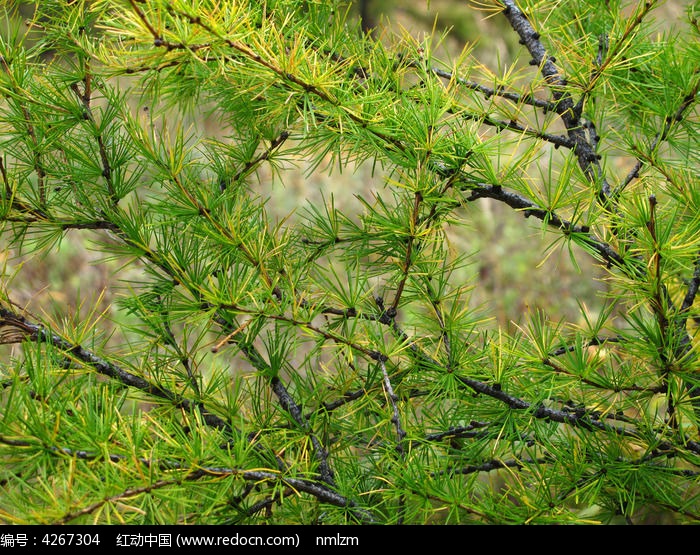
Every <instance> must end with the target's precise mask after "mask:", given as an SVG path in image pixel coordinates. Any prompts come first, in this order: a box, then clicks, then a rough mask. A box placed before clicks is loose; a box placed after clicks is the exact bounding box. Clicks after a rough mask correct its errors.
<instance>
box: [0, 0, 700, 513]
mask: <svg viewBox="0 0 700 555" xmlns="http://www.w3.org/2000/svg"><path fill="white" fill-rule="evenodd" d="M36 4H37V6H36V11H35V13H34V15H33V16H32V18H31V21H30V22H29V23H28V27H21V26H18V27H15V29H16V30H15V31H14V32H10V33H9V34H8V35H7V36H4V37H2V38H1V40H0V161H1V162H2V164H1V165H0V220H1V221H2V227H1V230H2V240H3V241H4V242H5V243H4V244H5V246H6V247H7V249H8V251H7V254H8V258H7V259H6V261H5V267H6V271H5V272H4V277H3V281H2V305H1V308H0V339H1V340H2V343H3V344H4V345H3V346H2V350H3V357H2V359H0V373H1V376H0V377H1V379H2V393H1V394H0V403H1V407H2V409H1V411H0V412H1V417H0V457H2V463H3V465H2V469H1V470H0V472H1V473H2V474H1V476H0V479H1V480H2V484H3V487H2V489H1V490H0V521H3V522H6V523H27V522H29V523H92V522H97V523H122V522H126V523H211V524H213V523H264V522H265V523H357V522H359V523H380V524H383V523H409V524H410V523H414V524H415V523H466V522H478V523H549V522H603V523H608V522H620V521H624V519H627V520H628V521H629V522H643V521H645V519H648V518H649V515H650V514H652V515H653V514H659V513H663V514H664V515H665V516H664V518H667V519H669V521H673V522H690V521H697V520H699V519H700V499H699V498H698V494H699V492H700V489H699V488H698V485H699V481H700V474H699V471H700V442H699V441H698V420H699V418H700V399H698V397H699V396H700V389H699V388H700V380H699V370H700V367H699V364H698V353H697V349H696V347H695V346H694V343H693V341H694V329H695V327H694V326H695V322H696V321H697V320H698V319H699V318H700V312H699V311H698V307H697V303H696V293H697V290H698V286H699V285H700V247H699V245H700V210H699V208H700V188H699V187H698V178H697V176H698V168H699V162H700V145H699V142H698V138H699V135H698V88H699V87H700V74H699V70H698V68H699V67H700V42H699V41H698V35H699V34H700V29H699V24H698V19H697V18H696V17H697V13H696V12H695V11H694V10H693V8H692V7H691V8H689V9H688V10H687V13H686V14H685V15H684V18H683V21H682V22H680V23H679V24H678V25H677V26H674V27H673V28H672V29H670V30H669V31H666V32H664V31H662V30H660V29H659V27H658V25H659V20H658V19H657V18H656V16H655V13H656V10H657V8H658V6H659V5H660V4H661V3H660V2H658V1H655V0H649V1H641V2H622V1H620V0H592V1H591V0H586V1H583V0H568V1H565V2H544V1H541V0H520V1H518V2H517V3H516V2H515V1H514V0H493V1H490V0H489V1H487V0H484V1H483V2H479V3H476V2H475V3H472V4H471V9H473V10H476V13H477V15H478V16H479V17H492V18H500V19H501V21H503V22H504V23H506V24H507V32H508V33H509V34H510V35H511V39H513V40H511V41H510V44H512V47H511V48H510V49H509V50H508V52H507V53H506V54H507V56H508V59H503V60H501V65H500V66H499V67H498V68H496V67H489V65H488V64H486V63H485V62H484V61H482V60H480V59H479V57H478V56H477V55H476V54H475V52H477V51H476V50H474V47H475V44H472V43H468V44H465V45H463V50H462V51H461V52H460V53H458V55H456V56H452V55H450V54H449V49H444V48H442V47H443V46H444V42H445V41H447V40H448V37H447V36H428V37H425V38H423V37H421V38H417V37H415V36H412V35H411V34H410V33H409V32H405V33H402V34H392V33H390V32H388V31H387V32H381V30H375V32H374V33H367V32H363V30H362V28H361V26H360V24H359V23H356V22H355V18H354V17H353V15H352V13H353V12H351V11H348V7H347V5H345V4H343V3H338V2H326V1H313V0H269V1H267V2H260V1H257V0H256V1H253V0H250V1H246V0H241V1H233V0H231V1H226V2H215V1H213V0H198V1H194V2H193V1H184V0H170V1H167V0H128V1H116V0H94V1H90V2H88V1H84V0H74V1H71V2H64V1H42V2H37V3H36ZM14 15H15V14H14V12H13V11H12V10H11V9H8V10H7V18H8V21H10V20H11V19H12V18H13V16H14ZM518 42H519V44H518ZM207 122H210V123H211V122H214V123H215V125H213V126H212V125H208V124H207ZM299 167H301V168H302V169H303V170H304V171H305V173H304V177H303V179H306V180H309V182H311V183H312V184H313V185H312V188H313V189H314V191H313V194H309V195H308V196H309V198H308V201H303V202H302V201H300V202H299V206H296V207H295V209H294V210H289V211H287V213H282V211H281V210H280V209H279V206H275V205H274V202H273V200H271V199H273V192H272V190H273V188H274V187H277V188H278V193H276V194H277V197H274V198H278V199H279V196H280V195H279V186H280V184H282V185H284V184H285V182H286V181H288V180H289V179H290V178H289V177H288V176H290V175H295V176H296V177H295V179H299V177H298V175H299V174H298V168H299ZM353 171H357V172H358V174H357V175H359V176H367V175H369V176H374V177H373V178H371V179H372V180H373V187H370V186H368V184H367V183H365V182H363V180H364V179H367V178H366V177H365V178H362V177H360V178H358V179H356V180H355V181H354V182H353V181H352V180H347V179H346V180H344V181H343V183H344V184H345V185H344V186H345V187H347V184H348V183H350V184H352V183H355V185H356V190H353V191H351V192H352V193H354V194H355V196H354V197H351V196H348V198H349V199H350V200H348V201H346V202H342V203H340V202H338V201H337V198H338V196H339V195H340V194H341V193H342V192H341V191H338V190H335V191H334V189H333V182H334V180H335V179H337V176H338V175H343V176H346V175H348V174H350V175H352V172H353ZM362 171H365V172H367V173H364V174H363V173H361V172H362ZM284 194H287V193H283V195H284ZM288 194H292V193H291V192H289V193H288ZM294 202H295V203H296V202H297V201H296V200H295V201H294ZM494 205H495V206H497V207H498V206H500V207H503V208H504V209H505V210H507V211H510V212H514V213H517V214H521V215H522V217H521V218H518V219H513V218H510V219H508V220H507V222H508V225H510V226H517V227H516V229H518V230H520V231H518V233H521V234H522V239H521V241H523V242H527V241H530V238H529V235H528V234H529V231H528V230H531V229H532V224H533V222H535V223H537V224H538V226H539V229H540V233H541V235H542V236H543V237H544V238H545V239H546V240H547V241H548V246H547V247H546V249H545V250H544V252H543V253H542V256H541V257H540V260H539V262H540V263H541V265H542V266H543V267H545V268H547V267H548V265H549V264H551V266H550V267H549V271H550V272H552V273H553V274H555V275H556V273H557V272H558V271H559V268H558V267H557V266H556V265H555V264H552V263H551V262H552V260H553V257H552V255H553V253H557V252H558V251H559V250H561V249H564V250H565V251H568V253H569V254H570V259H571V261H572V262H573V264H574V265H575V266H576V267H579V266H580V269H579V273H578V274H576V276H575V279H576V280H580V281H582V282H586V281H592V280H595V279H602V281H603V282H604V285H605V286H604V287H603V288H601V290H600V291H601V293H600V297H598V301H599V302H597V303H594V304H595V306H593V305H591V304H590V303H584V302H583V301H581V302H579V303H578V305H577V307H578V312H579V315H578V317H577V318H573V319H566V320H565V319H561V318H559V317H558V316H557V315H553V314H550V313H548V311H547V310H546V308H544V309H536V308H534V309H533V310H531V311H530V312H529V313H527V314H524V315H523V323H522V324H521V325H519V326H512V327H506V326H503V325H501V324H499V322H498V321H497V320H496V319H495V315H494V313H493V306H494V305H493V304H492V303H491V302H490V301H489V300H488V291H486V292H484V290H483V285H484V284H483V283H482V282H481V281H480V279H479V272H478V271H477V272H474V271H473V267H472V263H473V261H474V257H475V253H474V252H472V250H471V248H470V241H469V237H470V234H474V233H477V231H476V230H475V229H474V226H473V225H472V222H473V218H474V215H475V214H476V213H478V212H479V211H480V210H481V208H482V207H485V206H494ZM494 213H495V214H499V213H501V212H494ZM76 236H77V237H80V238H81V239H82V240H84V241H88V242H89V244H90V248H91V249H93V250H95V251H97V252H98V253H99V255H100V258H99V260H98V261H97V262H96V263H97V264H98V265H100V266H104V267H105V268H108V269H109V271H110V272H111V273H112V276H111V283H112V285H111V286H110V287H112V288H116V290H117V291H118V294H117V295H115V302H114V303H110V306H109V308H108V309H107V310H102V309H101V308H100V303H99V296H97V295H96V293H98V292H96V291H83V295H84V299H83V302H82V303H81V305H80V306H72V307H71V306H67V305H66V306H64V307H63V313H61V311H60V310H58V311H57V312H58V313H56V312H54V315H53V316H52V315H51V311H45V312H43V313H41V312H38V311H30V310H27V309H26V308H27V307H26V306H24V304H23V303H20V302H18V301H17V300H15V299H16V297H15V296H14V295H15V294H14V293H13V292H14V291H15V290H16V289H17V288H19V287H20V286H21V280H22V271H23V269H26V267H29V266H31V265H41V264H43V263H45V261H46V260H47V258H46V257H47V256H49V255H51V254H52V253H53V254H55V253H57V252H58V253H60V252H61V249H63V248H65V247H64V242H65V241H67V240H68V238H75V237H76ZM490 247H491V248H496V246H495V245H491V246H490ZM13 260H21V261H22V263H21V264H14V265H13V262H12V261H13ZM589 260H592V261H593V262H594V264H589V263H588V261H589ZM500 263H501V264H503V265H506V264H508V259H507V257H503V259H502V260H500ZM584 263H585V264H584ZM10 269H11V270H12V271H10ZM593 270H594V271H593ZM533 279H534V278H533ZM532 286H533V283H532V279H529V278H528V276H523V279H520V280H517V281H514V282H512V283H508V284H507V285H506V287H507V288H509V289H511V290H512V291H513V292H514V293H515V294H516V295H518V294H521V292H522V291H526V290H528V288H529V287H532ZM57 287H60V285H59V286H57ZM477 292H478V294H479V295H481V296H480V297H479V302H478V303H477V302H475V300H474V299H475V298H476V297H475V295H476V294H477ZM484 295H485V297H484ZM572 295H573V293H572ZM484 298H486V299H487V300H486V302H482V301H483V299H484ZM491 300H492V301H493V302H495V301H496V299H491ZM657 521H658V520H657Z"/></svg>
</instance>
